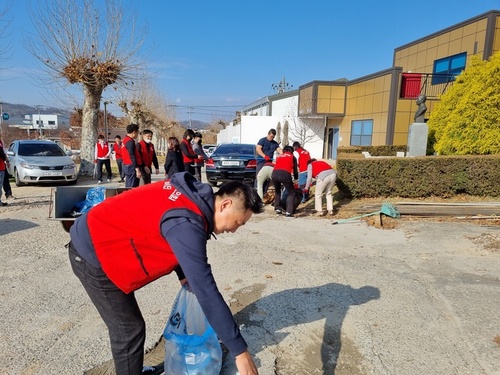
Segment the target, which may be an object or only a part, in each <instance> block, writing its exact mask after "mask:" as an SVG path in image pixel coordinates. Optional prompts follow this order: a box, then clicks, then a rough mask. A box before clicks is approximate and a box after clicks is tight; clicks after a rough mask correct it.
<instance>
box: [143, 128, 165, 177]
mask: <svg viewBox="0 0 500 375" xmlns="http://www.w3.org/2000/svg"><path fill="white" fill-rule="evenodd" d="M152 138H153V132H152V131H151V130H149V129H146V130H143V132H142V141H140V142H139V152H140V154H141V160H142V165H143V167H142V180H143V181H144V185H146V184H150V183H151V174H152V173H153V170H152V168H151V167H152V166H154V167H155V170H156V174H158V173H160V169H159V165H158V158H157V157H156V151H155V146H154V145H153V144H152V143H151V139H152Z"/></svg>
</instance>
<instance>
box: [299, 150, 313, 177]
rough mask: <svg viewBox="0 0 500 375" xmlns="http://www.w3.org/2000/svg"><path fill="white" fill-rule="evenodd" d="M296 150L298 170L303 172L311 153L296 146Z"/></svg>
mask: <svg viewBox="0 0 500 375" xmlns="http://www.w3.org/2000/svg"><path fill="white" fill-rule="evenodd" d="M296 151H297V153H298V154H299V160H298V164H299V165H298V167H299V172H305V171H307V162H308V161H309V160H311V154H309V151H307V150H304V149H303V148H302V147H298V148H297V150H296Z"/></svg>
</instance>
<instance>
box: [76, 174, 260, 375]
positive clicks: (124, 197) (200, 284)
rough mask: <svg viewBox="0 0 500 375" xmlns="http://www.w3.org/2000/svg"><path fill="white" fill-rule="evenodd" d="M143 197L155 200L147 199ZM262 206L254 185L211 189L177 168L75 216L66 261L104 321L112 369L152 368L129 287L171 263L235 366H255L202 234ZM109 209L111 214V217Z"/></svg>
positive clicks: (134, 373) (131, 373)
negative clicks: (165, 176)
mask: <svg viewBox="0 0 500 375" xmlns="http://www.w3.org/2000/svg"><path fill="white" fill-rule="evenodd" d="M144 199H147V200H151V201H154V202H156V203H155V204H152V205H147V206H145V205H144V204H141V203H140V202H143V201H144ZM262 210H263V204H262V201H261V199H260V198H259V196H258V194H257V191H256V190H255V189H254V188H253V187H251V186H249V185H247V184H243V183H240V182H230V183H227V184H224V185H223V186H221V187H220V189H219V190H218V191H217V192H216V193H213V191H212V187H211V186H210V185H208V184H205V183H201V182H198V181H197V180H196V179H195V178H194V177H193V176H192V175H190V174H189V173H186V172H181V173H176V174H174V175H173V176H171V178H170V180H167V181H159V182H155V183H153V184H149V185H144V186H141V187H139V188H135V189H131V190H129V191H126V192H124V193H122V194H120V195H117V196H114V197H112V198H108V199H106V200H104V201H103V202H102V203H100V204H98V205H97V206H95V207H93V208H92V209H91V210H90V211H89V212H87V213H86V214H84V215H82V216H81V217H79V218H78V219H77V220H76V221H75V223H74V225H73V226H72V227H71V230H70V234H71V242H70V243H69V257H70V262H71V266H72V268H73V272H74V273H75V275H76V276H77V277H78V278H79V279H80V281H81V282H82V284H83V286H84V288H85V290H86V292H87V294H88V295H89V297H90V299H91V300H92V302H93V303H94V305H95V306H96V308H97V310H98V311H99V314H100V315H101V318H102V319H103V320H104V322H105V323H106V325H107V327H108V330H109V336H110V342H111V351H112V355H113V360H114V364H115V368H116V373H117V374H118V375H139V374H148V373H149V372H148V371H152V370H154V369H153V368H152V367H148V366H144V367H143V359H144V342H145V336H146V327H145V322H144V319H143V317H142V315H141V311H140V309H139V306H138V304H137V301H136V299H135V296H134V291H135V290H137V289H139V288H141V287H142V286H144V285H146V284H148V283H150V282H151V281H154V280H155V279H157V278H159V277H161V276H163V275H167V274H169V273H171V272H172V271H175V272H176V273H177V276H178V278H179V280H180V283H181V284H182V285H183V284H185V283H189V286H190V289H191V290H192V291H193V292H194V294H195V295H196V297H197V298H198V301H199V302H200V305H201V307H202V309H203V312H204V313H205V315H206V317H207V319H208V321H209V323H210V324H211V326H212V327H213V329H214V330H215V332H216V333H217V335H218V336H219V338H220V339H221V340H222V342H223V343H224V344H225V345H226V346H227V348H228V349H229V350H230V351H231V354H232V355H233V356H234V357H235V361H236V367H237V368H238V371H239V373H240V374H242V375H243V374H245V375H246V374H250V375H254V374H257V373H258V371H257V367H256V366H255V363H254V361H253V359H252V357H251V355H250V353H249V351H248V349H247V344H246V342H245V340H244V339H243V337H242V336H241V333H240V330H239V328H238V325H237V324H236V322H235V321H234V319H233V316H232V314H231V311H230V310H229V307H228V306H227V304H226V303H225V301H224V299H223V297H222V295H221V294H220V292H219V290H218V289H217V285H216V283H215V280H214V277H213V275H212V271H211V267H210V265H209V263H208V262H207V240H208V239H209V238H210V236H211V235H212V234H213V233H214V234H220V233H224V232H234V231H236V230H237V229H238V228H239V227H240V226H242V225H245V223H246V222H247V221H248V220H249V219H250V217H251V216H252V214H254V213H260V212H262ZM110 212H114V213H115V214H116V215H115V216H114V217H115V219H113V220H109V213H110ZM137 217H141V218H147V219H144V220H136V218H137ZM117 220H118V221H117ZM151 373H152V372H151Z"/></svg>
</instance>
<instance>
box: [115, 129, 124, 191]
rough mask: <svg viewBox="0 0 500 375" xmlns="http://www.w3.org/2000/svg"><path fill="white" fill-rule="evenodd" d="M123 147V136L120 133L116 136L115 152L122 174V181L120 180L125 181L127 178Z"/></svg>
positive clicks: (120, 173)
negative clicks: (125, 175)
mask: <svg viewBox="0 0 500 375" xmlns="http://www.w3.org/2000/svg"><path fill="white" fill-rule="evenodd" d="M122 148H123V143H122V137H120V136H119V135H117V136H115V144H114V145H113V152H114V153H115V160H116V166H117V167H118V174H119V175H120V181H118V182H124V181H125V180H124V179H123V177H124V175H123V165H122V163H123V160H122Z"/></svg>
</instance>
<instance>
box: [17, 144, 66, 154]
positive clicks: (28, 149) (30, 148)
mask: <svg viewBox="0 0 500 375" xmlns="http://www.w3.org/2000/svg"><path fill="white" fill-rule="evenodd" d="M19 155H20V156H66V154H65V153H64V151H63V150H62V149H61V148H60V147H59V146H58V145H56V144H55V143H54V144H50V143H21V144H20V145H19Z"/></svg>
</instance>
